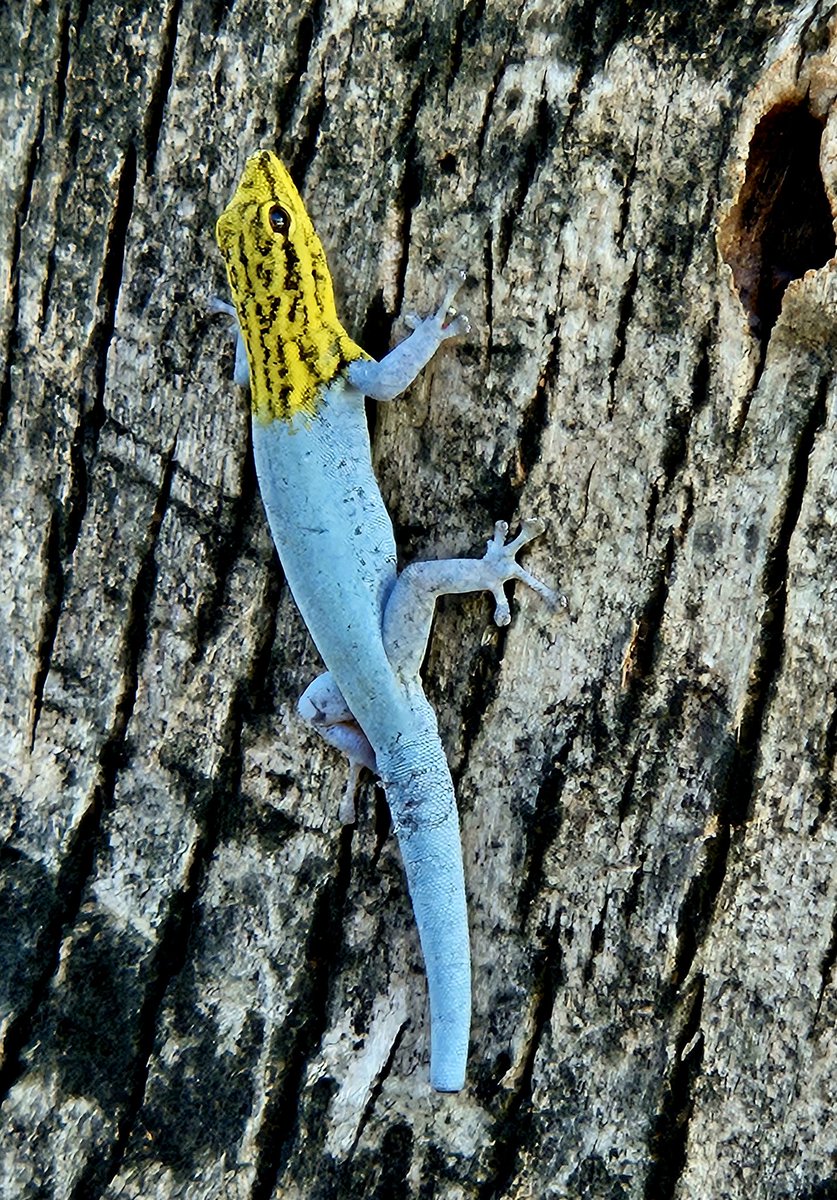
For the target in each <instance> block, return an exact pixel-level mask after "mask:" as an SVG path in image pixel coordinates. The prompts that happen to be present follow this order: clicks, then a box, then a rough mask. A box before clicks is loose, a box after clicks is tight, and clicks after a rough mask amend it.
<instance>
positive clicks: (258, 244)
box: [215, 150, 364, 422]
mask: <svg viewBox="0 0 837 1200" xmlns="http://www.w3.org/2000/svg"><path fill="white" fill-rule="evenodd" d="M215 237H216V240H217V242H218V246H219V248H220V250H221V254H222V255H223V256H224V261H225V263H226V266H227V277H228V279H229V282H230V290H231V291H232V296H233V302H234V304H235V307H236V312H237V313H238V320H239V324H240V325H241V330H242V333H243V335H244V341H245V344H246V346H247V357H248V359H249V363H250V383H251V388H252V400H253V411H254V413H255V414H256V416H257V417H258V418H259V419H260V420H262V421H264V422H267V421H271V420H273V419H276V418H280V419H286V420H287V419H290V418H291V417H293V415H294V414H295V413H297V412H303V413H308V414H312V415H313V414H314V413H315V412H316V410H317V407H318V405H319V402H320V399H321V398H322V394H323V391H324V389H325V388H327V387H328V385H329V384H330V383H331V382H332V381H333V380H334V378H335V376H336V375H338V374H339V373H340V372H341V371H343V370H345V368H346V366H348V364H349V363H350V362H352V361H353V360H354V359H356V358H360V357H364V355H363V351H362V350H361V349H360V347H359V346H357V345H355V343H354V342H353V341H352V340H351V338H350V337H349V336H348V334H347V333H346V331H345V330H344V329H343V327H342V325H341V324H340V322H339V321H338V319H337V313H336V311H335V307H334V290H333V288H332V284H331V276H330V275H329V271H328V265H327V263H326V257H325V253H324V251H323V247H322V244H321V242H320V239H319V238H318V237H317V234H316V233H315V232H314V226H313V225H312V224H311V219H310V217H309V216H308V213H307V212H306V211H305V206H304V204H303V203H302V198H301V196H300V194H299V192H298V191H297V189H296V187H295V186H294V182H293V180H292V179H291V177H290V175H289V174H288V172H287V171H286V170H285V168H284V167H283V166H282V164H281V163H280V161H279V159H278V158H277V157H276V155H275V154H273V153H272V152H271V151H270V150H260V151H258V153H257V154H254V155H253V156H252V158H250V159H248V160H247V164H246V166H245V168H244V174H243V175H242V177H241V182H240V183H239V185H238V187H237V188H236V191H235V195H234V196H233V198H232V200H231V201H230V203H229V204H228V205H227V207H226V208H225V209H224V211H223V212H222V213H221V216H220V217H219V218H218V224H217V226H216V230H215Z"/></svg>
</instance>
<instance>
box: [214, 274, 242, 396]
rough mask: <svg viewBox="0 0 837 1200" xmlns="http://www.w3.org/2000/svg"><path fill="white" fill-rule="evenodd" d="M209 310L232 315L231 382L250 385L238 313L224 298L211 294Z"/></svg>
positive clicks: (240, 385)
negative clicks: (233, 359)
mask: <svg viewBox="0 0 837 1200" xmlns="http://www.w3.org/2000/svg"><path fill="white" fill-rule="evenodd" d="M209 311H210V312H213V313H223V315H224V316H226V317H232V321H231V322H230V333H231V334H232V336H233V337H234V338H235V367H234V368H233V382H234V383H237V384H238V386H239V387H249V385H250V366H249V363H248V362H247V349H246V347H245V345H244V338H243V337H242V336H241V330H240V329H239V326H238V315H237V313H236V311H235V309H234V308H233V306H232V305H231V304H227V302H226V300H222V299H221V298H220V296H212V297H211V299H210V301H209Z"/></svg>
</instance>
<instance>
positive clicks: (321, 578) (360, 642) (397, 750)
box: [216, 150, 555, 1092]
mask: <svg viewBox="0 0 837 1200" xmlns="http://www.w3.org/2000/svg"><path fill="white" fill-rule="evenodd" d="M216 237H217V240H218V245H219V247H220V249H221V253H222V255H223V256H224V260H225V262H226V267H227V276H228V278H229V283H230V288H231V290H232V295H233V300H234V302H235V315H236V316H237V318H238V325H239V328H240V335H239V339H238V347H237V353H236V376H235V377H236V381H237V382H238V383H241V384H246V383H247V382H248V381H249V384H250V390H251V395H252V415H253V450H254V453H255V459H256V472H257V474H258V479H259V487H260V489H261V494H262V500H263V502H264V507H265V511H266V513H267V519H268V522H269V524H270V530H271V533H272V534H273V540H274V542H275V543H276V549H277V550H278V552H279V558H280V560H281V563H282V569H283V570H284V573H285V577H286V579H287V581H288V584H289V586H290V589H291V591H292V593H293V596H294V599H295V600H296V603H297V605H298V606H299V610H300V612H301V613H302V616H303V619H304V620H305V624H306V625H307V626H308V629H309V632H310V634H311V637H312V638H313V639H314V642H315V643H316V646H317V649H318V650H319V652H320V654H321V655H322V658H323V661H324V662H325V665H326V667H327V668H328V670H327V671H326V673H325V674H323V675H320V676H319V678H317V679H315V680H314V682H313V683H312V684H311V685H310V687H309V688H308V689H307V690H306V691H305V693H304V694H303V696H302V697H301V699H300V701H299V711H300V713H301V714H302V716H303V717H304V718H306V719H307V720H308V721H310V722H311V724H312V725H313V726H314V728H315V729H316V730H317V731H318V733H320V734H321V735H322V736H323V737H324V738H325V740H326V741H327V742H328V743H329V744H330V745H332V746H335V747H336V748H337V749H338V750H341V751H342V752H343V753H344V754H345V755H346V756H347V758H348V759H349V763H350V776H351V777H350V780H349V786H348V789H347V794H346V798H345V800H344V802H343V804H342V805H341V811H340V815H341V819H342V820H343V821H344V822H346V823H352V822H353V821H354V790H355V783H356V779H357V773H358V770H359V768H360V767H362V766H363V767H368V768H369V770H370V771H374V772H375V773H376V774H377V775H379V776H380V778H381V782H382V783H383V786H384V789H385V791H386V797H387V802H388V804H389V808H390V812H391V814H392V820H393V824H394V826H395V831H396V833H397V835H398V844H399V847H400V850H401V856H402V858H403V861H404V869H405V871H406V874H407V884H408V887H409V889H410V896H411V898H412V902H413V910H414V912H415V917H416V922H417V924H418V930H419V936H420V938H421V947H422V951H423V953H424V960H425V964H426V969H427V982H428V988H429V992H430V1018H431V1039H430V1041H431V1050H430V1079H431V1083H432V1085H433V1087H434V1088H436V1089H437V1090H438V1091H441V1092H457V1091H459V1090H460V1089H461V1088H462V1087H463V1086H464V1082H465V1066H466V1061H467V1056H468V1035H469V1030H470V1022H471V962H470V949H469V945H468V918H467V913H466V910H465V885H464V879H463V873H462V850H461V847H460V841H459V820H458V814H457V809H456V798H455V796H454V792H453V785H452V783H451V777H450V771H449V770H448V764H447V761H446V759H445V752H444V750H443V749H442V743H441V741H440V740H439V733H438V728H437V724H436V717H435V714H434V712H433V709H432V708H431V707H430V704H429V703H428V701H427V699H426V697H425V695H424V691H423V690H422V685H421V679H420V676H419V669H420V667H421V663H422V659H423V658H424V653H425V649H426V647H427V641H428V638H429V636H430V626H431V622H432V619H433V610H434V606H435V603H436V598H437V596H441V595H444V594H446V593H452V592H476V591H482V590H485V591H489V592H491V593H492V594H493V596H494V598H495V601H496V610H495V614H494V617H495V620H496V621H497V623H498V624H499V625H505V624H508V622H509V619H510V617H509V605H508V601H507V600H506V597H505V594H504V591H503V584H504V583H506V582H507V581H508V580H513V579H519V580H521V581H522V582H523V583H526V584H528V585H529V586H530V587H532V588H534V589H535V590H536V591H537V592H539V593H540V594H541V595H542V596H543V597H544V598H546V599H547V600H549V601H550V602H552V601H554V600H555V595H554V593H553V592H552V591H551V590H550V589H549V588H547V587H546V586H545V585H544V584H542V583H540V582H539V581H538V580H536V579H534V578H533V577H532V576H531V575H530V574H529V573H528V572H526V571H524V569H523V568H522V567H521V566H519V565H518V563H516V562H515V557H514V556H515V554H516V553H517V551H518V550H520V548H521V547H522V546H524V545H525V544H526V543H527V542H529V541H531V540H532V538H534V537H537V536H538V535H539V534H540V533H541V532H542V530H543V525H542V523H541V522H540V521H535V520H530V521H524V522H523V526H522V529H521V532H520V533H519V534H518V536H517V537H516V538H515V539H514V541H512V542H510V543H509V544H508V545H506V534H507V532H508V527H507V525H506V524H505V522H503V521H500V522H498V523H497V525H496V526H495V530H494V537H493V538H492V540H491V541H490V542H489V543H488V549H487V552H486V554H485V557H484V558H482V559H450V560H447V561H439V562H417V563H413V564H411V565H410V566H408V567H406V568H405V569H404V570H403V571H402V572H401V574H400V575H399V574H397V571H396V553H395V538H394V535H393V530H392V524H391V522H390V519H389V515H388V513H387V510H386V508H385V507H384V502H383V500H382V498H381V493H380V491H379V489H378V484H377V482H376V479H375V475H374V473H373V471H372V459H371V453H370V445H369V432H368V428H367V423H366V413H365V408H364V397H365V396H371V397H373V398H374V399H375V400H392V399H393V398H394V397H395V396H397V395H399V393H401V392H403V391H404V389H405V388H407V387H408V386H409V385H410V384H411V383H412V382H413V380H414V379H415V377H416V375H417V374H418V372H419V371H420V370H421V369H422V367H424V366H425V364H426V363H427V362H429V361H430V359H431V358H432V357H433V355H434V354H435V352H436V350H437V349H438V347H439V346H440V345H441V343H442V342H443V341H445V340H446V339H447V338H450V337H454V336H456V335H457V334H462V333H467V332H468V330H469V328H470V327H469V325H468V322H467V320H466V319H465V318H464V317H463V316H461V315H459V316H457V315H456V312H455V310H454V309H453V307H452V305H453V301H454V298H455V296H456V293H457V291H458V289H459V288H460V287H461V285H462V282H463V279H464V276H463V275H462V273H461V272H460V273H458V275H457V278H456V281H455V283H453V284H452V285H451V286H450V287H449V288H448V290H447V292H446V294H445V297H444V299H443V300H442V303H441V305H440V306H439V308H438V310H437V311H436V312H435V313H434V314H433V315H432V316H430V317H427V318H426V319H424V320H421V321H419V320H415V321H414V322H413V330H412V333H411V334H410V335H409V337H407V338H406V339H405V340H404V341H402V342H401V343H400V345H398V346H396V347H395V349H394V350H391V351H390V352H389V354H387V355H385V357H384V358H383V359H382V360H381V361H380V362H375V361H374V360H373V359H372V358H370V356H369V355H368V354H366V353H365V352H364V351H363V350H361V348H360V347H359V346H358V345H357V344H356V343H355V342H353V341H352V339H351V338H350V337H349V335H348V334H347V333H346V331H345V329H344V328H343V326H342V325H341V324H340V321H339V320H338V318H337V313H336V311H335V307H334V293H333V289H332V283H331V276H330V275H329V271H328V266H327V265H326V259H325V254H324V252H323V248H322V245H321V243H320V239H319V238H318V237H317V235H316V233H315V232H314V228H313V226H312V224H311V220H310V218H309V216H308V213H307V212H306V211H305V206H304V205H303V203H302V200H301V198H300V195H299V192H298V191H297V189H296V187H295V186H294V184H293V182H292V180H291V177H290V175H289V174H288V172H287V171H286V170H285V168H284V167H283V166H282V164H281V163H280V162H279V160H278V158H277V157H276V156H275V155H274V154H272V153H271V152H270V151H269V150H261V151H259V152H258V153H257V154H255V155H253V157H252V158H250V159H249V160H248V162H247V165H246V167H245V169H244V174H243V176H242V178H241V182H240V183H239V185H238V188H237V189H236V192H235V195H234V196H233V198H232V201H231V202H230V204H229V206H228V207H227V208H226V209H225V210H224V212H223V213H222V214H221V217H220V218H219V220H218V226H217V229H216ZM217 307H219V308H222V309H224V310H225V311H231V310H230V309H229V306H227V305H223V304H221V303H220V302H219V303H218V305H217ZM241 334H243V343H244V347H243V348H242V344H241ZM244 350H246V361H245V358H244Z"/></svg>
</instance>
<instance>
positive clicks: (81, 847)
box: [0, 443, 176, 1097]
mask: <svg viewBox="0 0 837 1200" xmlns="http://www.w3.org/2000/svg"><path fill="white" fill-rule="evenodd" d="M175 445H176V443H175V444H173V445H172V447H171V449H170V451H169V454H168V455H167V457H166V459H165V460H164V462H163V473H162V479H161V482H160V486H159V489H158V493H157V498H156V502H155V505H154V509H153V511H152V513H151V516H150V519H149V524H148V529H147V534H146V546H145V549H144V551H143V554H142V557H141V559H140V564H139V568H138V571H137V575H136V578H135V581H134V586H133V589H132V592H131V597H130V601H129V604H128V611H127V615H126V632H125V642H124V646H123V655H124V659H125V661H124V663H123V668H122V688H121V691H120V694H119V696H118V698H117V701H116V704H115V706H114V718H113V723H112V725H111V729H110V731H109V733H108V736H107V738H106V740H105V742H104V744H103V746H102V748H101V750H100V752H99V766H100V775H99V779H98V781H97V783H96V785H95V787H94V789H93V793H92V796H91V800H90V803H89V804H88V806H87V808H86V810H85V811H84V813H83V814H82V816H81V818H80V819H79V821H78V823H77V825H76V828H75V830H74V832H73V834H72V837H71V839H70V844H69V846H68V848H67V851H66V854H65V856H64V860H63V863H62V865H61V868H60V870H59V872H58V875H57V879H56V885H55V894H56V896H57V897H58V904H57V906H56V908H55V909H54V911H53V913H52V915H51V918H50V920H48V921H47V922H45V926H44V931H43V933H42V936H41V938H40V939H39V940H40V945H39V954H38V961H39V962H40V963H42V964H43V966H42V970H41V972H40V973H39V975H38V977H37V978H36V979H35V980H34V982H33V985H32V988H31V991H30V995H29V998H28V1001H27V1003H26V1004H25V1005H23V1006H21V1008H20V1009H19V1011H18V1013H17V1014H16V1015H15V1017H14V1018H13V1020H12V1021H11V1022H10V1025H9V1029H8V1034H7V1038H6V1057H5V1059H4V1061H3V1063H2V1066H0V1097H2V1096H4V1095H6V1094H7V1092H8V1091H9V1090H10V1088H11V1087H12V1086H13V1085H14V1084H15V1082H16V1081H17V1080H18V1079H19V1078H20V1077H21V1075H22V1074H23V1072H24V1070H25V1067H26V1063H25V1060H24V1057H23V1054H24V1050H25V1047H26V1045H27V1043H28V1042H29V1039H30V1036H31V1032H32V1028H33V1023H34V1020H35V1017H36V1014H37V1012H38V1011H39V1009H40V1007H41V1004H42V1002H43V1001H44V999H45V998H46V996H47V994H48V991H49V987H50V984H51V981H52V978H53V976H54V974H55V972H56V970H57V967H58V962H59V954H60V948H61V944H62V942H63V940H64V937H65V936H66V932H67V930H68V929H70V928H71V927H72V926H73V925H74V924H75V922H76V920H77V918H78V912H79V909H80V906H81V903H82V899H83V895H84V890H85V887H86V886H87V884H88V881H89V879H90V875H91V872H92V869H93V862H94V858H95V854H96V848H97V845H98V840H99V831H100V829H101V823H102V818H103V815H104V813H105V812H107V811H109V810H110V808H111V807H112V805H113V800H114V795H115V792H116V781H117V777H118V774H119V770H120V768H121V767H122V765H123V760H124V754H125V748H126V734H127V727H128V723H129V721H130V717H131V713H132V711H133V705H134V700H135V698H136V691H137V682H138V676H139V661H140V657H141V654H142V650H143V649H144V647H145V644H146V639H147V621H148V613H149V609H150V602H151V593H152V591H153V585H154V580H155V577H156V567H155V551H156V544H157V535H158V533H159V529H160V525H161V523H162V520H163V516H164V514H165V511H166V506H167V503H168V497H169V493H170V490H171V479H172V471H173V462H174V452H175Z"/></svg>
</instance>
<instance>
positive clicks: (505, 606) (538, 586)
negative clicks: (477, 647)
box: [483, 517, 567, 625]
mask: <svg viewBox="0 0 837 1200" xmlns="http://www.w3.org/2000/svg"><path fill="white" fill-rule="evenodd" d="M545 528H546V526H545V524H544V522H543V521H540V520H538V519H537V518H534V517H530V518H528V519H526V520H525V521H523V522H521V525H520V533H519V534H518V535H517V537H516V538H515V539H514V540H513V541H511V542H506V538H507V536H508V532H509V527H508V524H507V522H506V521H497V522H496V523H495V525H494V537H493V538H492V539H491V541H490V542H489V543H488V546H487V548H486V551H485V559H484V560H483V561H484V562H485V563H486V565H488V566H490V567H491V568H492V574H493V575H494V576H495V578H494V579H493V580H492V581H491V583H490V584H489V589H488V590H489V591H490V592H491V594H492V595H493V596H494V600H495V602H496V608H495V609H494V620H495V621H496V623H497V624H498V625H508V623H509V621H510V620H511V612H510V610H509V602H508V600H507V599H506V594H505V592H504V591H503V584H504V583H506V582H508V581H509V580H512V579H519V580H520V582H521V583H525V584H526V586H527V587H530V588H531V589H532V590H533V591H534V592H537V593H538V595H539V596H541V597H543V599H544V600H546V602H547V603H548V604H549V605H550V607H552V608H557V607H559V606H563V607H566V604H567V599H566V596H564V595H563V594H562V593H561V592H555V591H553V589H552V588H550V587H547V586H546V584H545V583H541V581H540V580H539V579H536V578H535V576H534V575H530V574H529V572H528V571H526V570H524V568H523V567H521V565H520V563H518V562H516V561H515V557H514V556H515V555H516V554H517V552H518V551H519V550H522V549H523V547H524V546H525V545H526V544H527V543H528V542H531V541H533V540H534V539H535V538H536V537H540V535H541V534H542V533H543V531H544V529H545Z"/></svg>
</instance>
